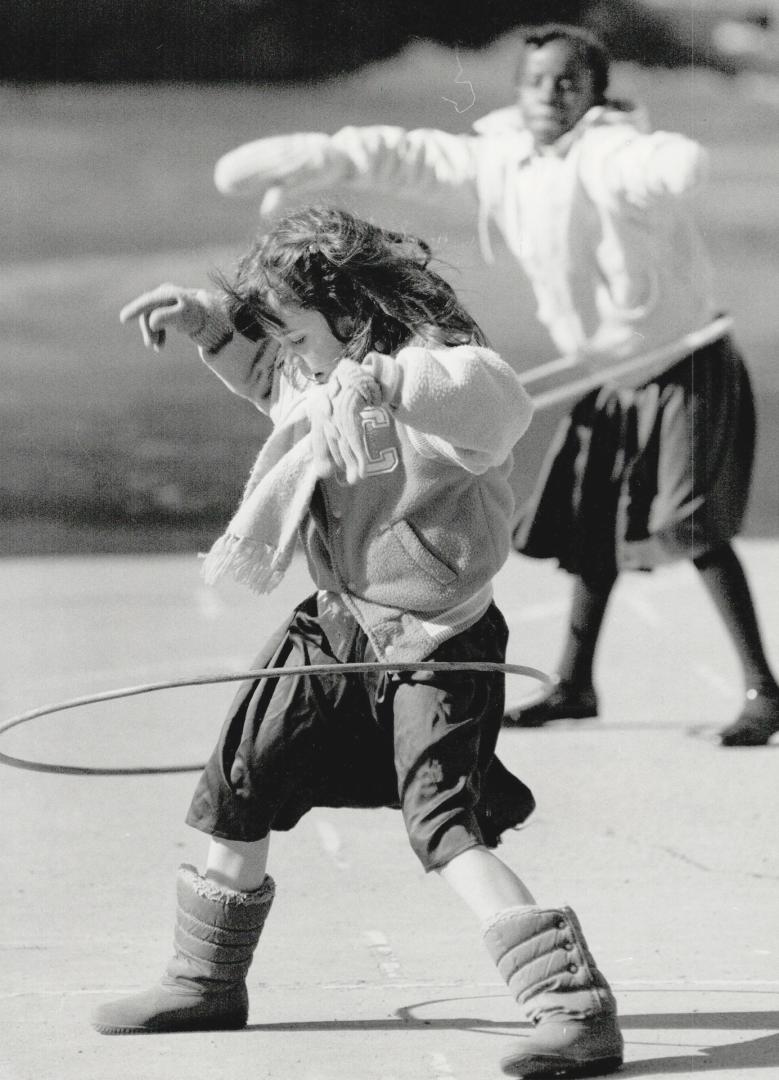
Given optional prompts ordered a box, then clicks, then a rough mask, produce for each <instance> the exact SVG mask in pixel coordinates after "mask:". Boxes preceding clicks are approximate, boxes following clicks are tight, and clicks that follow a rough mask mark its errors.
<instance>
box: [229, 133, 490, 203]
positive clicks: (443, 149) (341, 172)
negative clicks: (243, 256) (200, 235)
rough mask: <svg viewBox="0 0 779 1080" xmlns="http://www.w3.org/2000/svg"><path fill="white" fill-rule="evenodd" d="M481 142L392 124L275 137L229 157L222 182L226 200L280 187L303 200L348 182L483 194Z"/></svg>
mask: <svg viewBox="0 0 779 1080" xmlns="http://www.w3.org/2000/svg"><path fill="white" fill-rule="evenodd" d="M477 143H478V138H477V137H476V136H471V135H453V134H450V133H448V132H445V131H437V130H434V129H420V130H417V131H406V130H405V129H404V128H399V127H390V126H386V125H379V126H375V127H345V128H341V130H340V131H337V132H336V133H335V134H334V135H324V134H321V133H319V132H299V133H297V134H292V135H273V136H270V137H268V138H265V139H257V140H255V141H254V142H250V143H245V144H244V145H243V146H239V147H237V148H236V149H235V150H231V151H230V152H229V153H227V154H225V155H224V157H222V158H220V159H219V161H218V162H217V164H216V168H215V171H214V182H215V184H216V186H217V188H218V189H219V191H221V192H222V193H223V194H225V195H239V196H255V197H259V196H262V195H263V194H264V193H266V192H267V191H269V190H270V189H272V188H274V187H281V188H283V189H285V190H286V191H287V192H293V193H302V192H305V191H308V190H316V189H322V188H326V187H329V186H333V185H336V184H342V183H347V184H354V185H356V186H374V185H388V186H391V187H392V188H393V190H395V191H399V192H400V193H402V192H403V190H404V189H408V191H409V192H410V193H412V194H414V193H424V192H425V191H426V190H428V191H434V190H436V189H437V188H440V187H446V188H458V187H459V188H466V189H471V190H472V191H473V192H474V193H475V191H476V171H477V165H476V153H477V152H476V145H477Z"/></svg>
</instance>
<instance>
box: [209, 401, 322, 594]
mask: <svg viewBox="0 0 779 1080" xmlns="http://www.w3.org/2000/svg"><path fill="white" fill-rule="evenodd" d="M319 476H320V470H319V469H318V468H317V466H316V464H315V462H314V457H313V452H312V443H311V432H310V422H309V419H308V412H307V409H306V403H305V400H304V399H298V401H297V402H296V403H295V405H294V406H293V408H292V409H290V411H289V412H288V414H287V416H286V417H285V419H284V422H283V423H280V424H279V426H278V427H275V428H274V429H273V431H272V432H271V434H270V436H269V437H268V440H267V441H266V443H265V445H264V446H263V448H262V450H261V451H260V453H259V456H258V458H257V461H256V462H255V464H254V467H253V469H252V471H251V475H250V476H249V480H248V482H247V484H246V490H245V491H244V494H243V498H242V499H241V503H240V506H239V507H238V509H237V511H236V512H235V514H234V516H233V518H232V520H231V522H230V524H229V525H228V526H227V529H226V531H225V532H224V534H223V535H222V536H220V537H219V539H218V540H217V541H216V543H215V544H214V545H213V547H212V548H211V550H210V551H209V552H208V554H207V555H206V556H205V559H204V561H203V566H202V574H203V577H204V579H205V581H206V582H207V583H208V584H209V585H213V584H214V582H216V581H217V580H218V579H219V578H221V577H222V576H223V575H224V574H226V573H229V574H231V575H232V577H233V578H235V580H236V581H238V582H240V583H241V584H244V585H248V586H249V588H250V589H252V590H253V591H254V592H256V593H269V592H271V590H273V589H275V588H276V586H277V585H278V584H279V582H280V581H281V579H282V578H283V577H284V574H285V572H286V570H287V568H288V566H289V563H290V560H291V559H292V555H293V553H294V550H295V543H296V540H297V534H298V527H299V526H300V524H301V522H302V521H303V518H304V517H305V516H306V513H307V512H308V508H309V505H310V503H311V498H312V496H313V494H314V487H315V486H316V482H317V480H318V479H319Z"/></svg>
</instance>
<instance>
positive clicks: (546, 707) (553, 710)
mask: <svg viewBox="0 0 779 1080" xmlns="http://www.w3.org/2000/svg"><path fill="white" fill-rule="evenodd" d="M597 715H598V697H597V694H596V693H595V690H594V689H593V687H591V686H586V687H578V686H577V687H575V686H571V685H570V683H562V682H561V683H558V684H557V686H555V688H554V689H553V690H552V691H551V693H549V694H548V695H547V696H546V697H545V698H542V699H541V701H537V702H536V703H535V705H520V706H517V707H516V708H514V709H507V710H506V712H505V713H504V714H503V726H504V727H522V728H533V727H543V725H544V724H548V723H549V721H550V720H587V719H589V718H591V717H594V716H597Z"/></svg>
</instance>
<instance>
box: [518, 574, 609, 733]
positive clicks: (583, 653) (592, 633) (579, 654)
mask: <svg viewBox="0 0 779 1080" xmlns="http://www.w3.org/2000/svg"><path fill="white" fill-rule="evenodd" d="M615 583H616V578H615V577H614V578H607V579H605V580H599V581H591V582H590V581H586V580H585V579H584V578H582V577H576V578H574V586H573V597H572V599H571V613H570V616H569V620H568V635H567V638H566V641H565V646H564V648H563V654H562V657H561V659H560V664H559V667H558V670H557V678H558V684H557V686H556V687H555V688H554V689H553V690H552V691H551V693H550V694H549V695H548V696H547V697H545V698H543V699H542V700H541V701H539V702H537V704H535V705H530V706H528V707H524V708H523V707H518V708H515V709H510V710H508V711H507V712H506V715H505V717H504V724H506V725H509V726H512V727H540V726H541V725H542V724H546V723H548V722H549V721H550V720H567V719H573V720H579V719H583V718H585V717H588V716H597V715H598V702H597V698H596V695H595V689H594V686H593V665H594V662H595V650H596V648H597V645H598V640H599V638H600V632H601V629H602V627H603V620H604V618H605V615H606V608H607V606H608V602H609V598H610V596H611V593H612V590H613V588H614V585H615Z"/></svg>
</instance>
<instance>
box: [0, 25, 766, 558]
mask: <svg viewBox="0 0 779 1080" xmlns="http://www.w3.org/2000/svg"><path fill="white" fill-rule="evenodd" d="M516 48H517V45H516V39H515V38H513V37H512V36H507V37H505V38H503V39H501V40H500V41H499V42H497V43H496V44H495V45H493V46H492V47H490V48H488V49H484V50H480V51H474V52H459V53H455V52H454V51H452V50H449V49H446V48H444V47H441V46H434V45H431V44H423V43H420V44H417V45H415V46H413V47H411V48H409V49H407V50H406V51H405V52H403V53H402V54H401V55H400V56H398V57H396V58H395V59H393V60H390V61H386V62H382V63H378V64H374V65H371V66H369V67H367V68H365V69H363V70H362V71H360V72H359V73H357V74H353V75H350V76H348V77H345V78H342V79H334V80H331V81H325V82H323V83H318V84H316V85H311V86H295V87H287V88H285V87H274V88H267V87H261V86H258V87H251V86H246V85H242V86H211V87H209V86H206V87H194V86H164V85H163V86H160V85H155V86H136V85H120V86H94V85H90V86H86V85H70V86H54V85H52V86H40V85H38V86H36V85H31V86H26V87H14V86H11V85H5V86H2V87H0V101H1V102H2V109H0V132H2V140H3V146H4V151H5V152H4V154H3V157H2V160H0V177H1V179H2V188H3V192H4V206H3V217H4V223H3V234H4V239H5V244H4V248H3V253H2V262H0V340H1V341H2V345H3V353H2V356H3V359H2V365H3V393H2V395H1V396H0V408H1V409H2V415H1V416H0V461H2V477H1V478H0V513H1V515H2V525H1V526H0V551H2V552H4V553H6V554H10V553H31V554H35V553H43V552H54V551H74V550H79V551H132V550H138V551H140V550H144V551H147V550H182V549H186V550H194V549H197V548H202V547H203V546H205V545H207V544H208V543H209V542H210V540H211V539H212V538H213V536H214V535H216V533H217V532H218V531H219V527H220V526H221V525H222V524H223V523H224V521H225V520H226V518H227V517H228V516H229V514H230V512H231V511H232V509H233V506H234V504H235V501H236V499H237V498H238V496H239V494H240V491H241V488H242V485H243V481H244V478H245V475H246V472H247V470H248V468H249V466H250V463H251V461H252V460H253V457H254V455H255V453H256V450H257V447H258V444H259V441H260V440H261V438H262V437H263V435H264V432H265V428H264V427H263V423H262V418H261V417H259V416H258V414H257V413H256V412H255V411H254V410H253V409H252V408H251V407H250V406H248V405H247V404H245V403H243V402H241V401H239V400H238V399H236V398H234V397H232V395H230V394H229V393H227V392H226V391H224V389H223V388H222V387H221V385H220V384H219V383H218V381H217V380H215V379H214V378H213V376H211V375H210V374H209V373H208V372H207V370H206V369H205V368H204V367H203V365H201V364H199V362H198V361H197V358H196V356H195V355H194V352H193V350H192V349H191V348H188V347H186V345H185V344H184V343H182V342H171V344H170V346H169V347H168V349H167V350H166V351H165V353H163V354H162V356H161V357H155V356H153V355H152V354H150V353H147V352H145V351H144V350H143V348H142V347H141V342H140V337H139V336H138V335H137V332H136V331H135V330H134V328H129V327H120V326H119V324H118V320H117V313H118V310H119V308H120V307H121V306H122V305H123V304H124V303H125V302H126V301H127V300H128V299H130V298H131V297H132V296H134V295H135V294H136V293H138V292H139V291H141V290H144V289H147V288H150V287H153V286H155V285H157V284H159V283H160V282H162V281H165V280H172V281H176V282H179V283H181V284H189V285H198V284H206V283H207V281H208V272H209V270H211V269H213V268H215V267H217V266H221V267H226V266H229V265H230V262H231V261H232V259H233V257H234V256H235V255H236V254H237V253H238V252H239V251H240V250H241V248H242V247H243V245H244V244H245V242H246V240H247V239H248V238H249V237H250V236H251V234H252V233H253V232H254V231H255V229H256V228H257V227H258V224H259V222H258V219H257V212H256V207H255V206H254V205H252V204H251V203H248V202H240V201H232V200H228V199H225V198H223V197H221V196H220V195H218V193H217V192H216V190H215V189H214V187H213V185H212V180H211V175H212V169H213V164H214V162H215V160H216V158H217V157H218V156H219V155H220V154H222V153H224V152H225V151H226V150H228V149H230V148H232V147H233V146H235V145H237V144H239V143H241V142H244V141H247V140H249V139H252V138H256V137H258V136H260V135H267V134H273V133H275V132H282V131H292V130H304V129H310V130H326V131H333V130H335V129H336V128H337V127H339V126H341V125H343V124H346V123H355V124H365V123H380V122H382V123H397V124H402V125H404V126H436V127H441V128H444V129H447V130H450V131H467V130H468V129H469V127H470V124H471V122H472V121H473V120H474V119H475V118H476V117H477V116H479V115H481V114H483V113H484V112H486V111H488V110H489V109H491V108H494V107H498V106H500V105H502V104H505V103H506V102H507V101H508V100H509V99H510V97H511V75H512V72H513V68H514V62H515V53H516ZM469 84H471V85H472V87H473V93H471V89H470V85H469ZM613 90H614V91H615V92H617V93H620V94H625V95H628V96H633V97H637V98H638V99H640V100H641V101H642V102H643V103H644V104H646V105H647V107H648V109H649V111H650V115H651V117H652V120H653V122H654V124H655V125H656V126H660V127H667V128H671V129H675V130H680V131H683V132H685V133H687V134H690V135H692V136H694V137H697V138H699V139H701V140H702V141H703V142H704V143H705V144H706V145H707V146H709V147H710V148H711V151H712V180H711V183H710V185H709V186H708V188H707V189H706V191H705V192H703V193H702V194H701V196H700V198H699V200H698V207H697V210H698V215H699V219H700V223H701V227H702V229H703V232H704V235H705V236H706V239H707V241H708V243H709V246H710V249H711V251H712V255H713V257H714V260H715V264H716V270H717V283H718V292H719V296H720V299H721V303H722V305H723V307H724V308H726V309H728V310H730V311H731V312H732V313H733V314H734V315H735V317H736V320H737V329H736V334H737V340H738V341H739V343H740V344H741V346H742V348H743V349H744V351H745V353H746V356H747V359H748V361H749V363H750V367H751V370H752V372H753V375H754V381H755V385H756V388H757V391H758V396H759V406H760V414H761V421H762V427H761V440H760V448H759V458H758V466H757V473H756V478H755V488H754V494H753V501H752V509H751V513H750V518H749V531H750V532H751V533H752V534H756V533H757V534H768V533H776V531H777V527H779V487H778V485H777V480H776V469H775V465H774V462H775V460H776V456H777V435H776V430H777V421H779V374H778V373H777V365H776V361H775V356H776V353H777V344H778V343H779V304H777V300H776V298H777V296H779V255H778V254H777V253H779V157H778V156H777V153H776V134H777V118H778V117H779V106H778V105H777V100H776V97H775V96H772V91H771V84H766V83H765V82H761V83H760V84H756V83H754V82H750V81H749V80H748V79H746V78H741V79H738V80H736V79H728V78H726V77H724V76H722V75H719V74H717V73H715V72H712V71H704V70H698V69H690V70H686V71H685V70H677V71H657V70H647V69H640V68H634V67H631V66H624V65H618V66H617V68H616V70H615V74H614V79H613ZM474 96H475V101H474V100H473V98H474ZM330 197H332V199H333V200H334V201H336V202H339V203H341V204H342V205H348V206H350V207H352V208H354V209H356V210H357V211H358V212H361V213H366V214H369V215H371V216H372V217H374V218H375V219H376V220H378V221H381V223H382V224H389V225H395V226H399V227H405V228H410V229H412V230H414V231H417V232H419V233H421V234H422V235H424V236H425V237H427V238H428V239H429V240H430V241H432V243H433V245H434V247H435V248H436V251H437V252H438V254H439V255H440V256H441V257H442V258H443V259H444V260H445V262H446V265H445V267H444V271H445V272H446V274H447V276H449V278H450V280H451V281H452V282H453V284H454V285H455V287H456V288H457V289H458V291H459V292H460V294H461V296H462V297H463V299H464V300H465V302H466V303H467V304H468V305H469V306H470V307H471V309H472V310H473V311H474V313H475V314H476V315H477V317H478V318H479V319H480V321H481V322H482V324H483V326H484V327H485V329H486V331H487V333H488V334H489V335H490V337H491V338H492V340H493V342H494V343H495V345H496V346H497V347H498V348H499V349H500V350H502V351H503V353H504V355H506V356H507V358H509V359H510V360H511V361H512V362H513V363H515V364H516V365H517V366H518V367H521V366H523V365H527V366H532V365H533V364H535V363H537V362H538V361H539V360H540V359H543V358H545V357H548V356H550V355H551V354H552V347H551V345H550V343H549V342H548V340H547V338H546V335H545V333H544V331H543V330H541V328H540V327H539V326H538V325H537V323H536V322H535V319H534V317H533V304H532V300H531V297H530V294H529V290H528V288H527V285H526V283H525V282H524V279H523V278H522V277H521V275H520V273H519V271H518V270H517V268H516V267H515V266H514V265H513V263H512V261H511V259H510V258H509V257H508V256H507V255H506V254H505V253H504V252H503V251H502V250H501V249H500V247H499V245H498V244H496V249H497V251H496V254H497V261H496V263H495V265H493V266H485V265H484V264H483V263H482V261H481V259H480V256H479V253H478V249H477V243H476V236H475V222H474V220H473V215H472V214H471V213H469V212H467V211H466V210H465V209H464V208H459V207H457V206H454V205H453V206H450V207H447V208H443V207H441V206H440V205H433V206H423V205H421V204H419V203H415V202H411V201H400V200H394V199H388V198H384V197H382V198H381V200H379V199H377V198H376V197H375V196H370V195H360V196H357V195H355V194H350V193H348V192H335V193H332V195H331V196H330ZM557 415H559V414H558V413H555V414H544V415H543V416H540V417H539V418H538V420H537V422H536V424H535V425H534V429H533V430H532V432H531V434H530V435H529V436H528V437H527V439H526V441H525V442H524V443H523V444H522V452H521V454H520V455H519V464H518V470H517V490H518V493H519V495H520V497H522V495H523V494H524V493H526V491H527V489H528V486H529V484H530V483H531V482H532V478H533V475H534V473H535V471H536V470H537V468H538V464H539V462H540V457H541V453H542V450H543V447H544V445H545V444H546V442H548V439H549V437H550V433H551V430H552V424H553V422H554V420H555V419H556V416H557Z"/></svg>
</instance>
